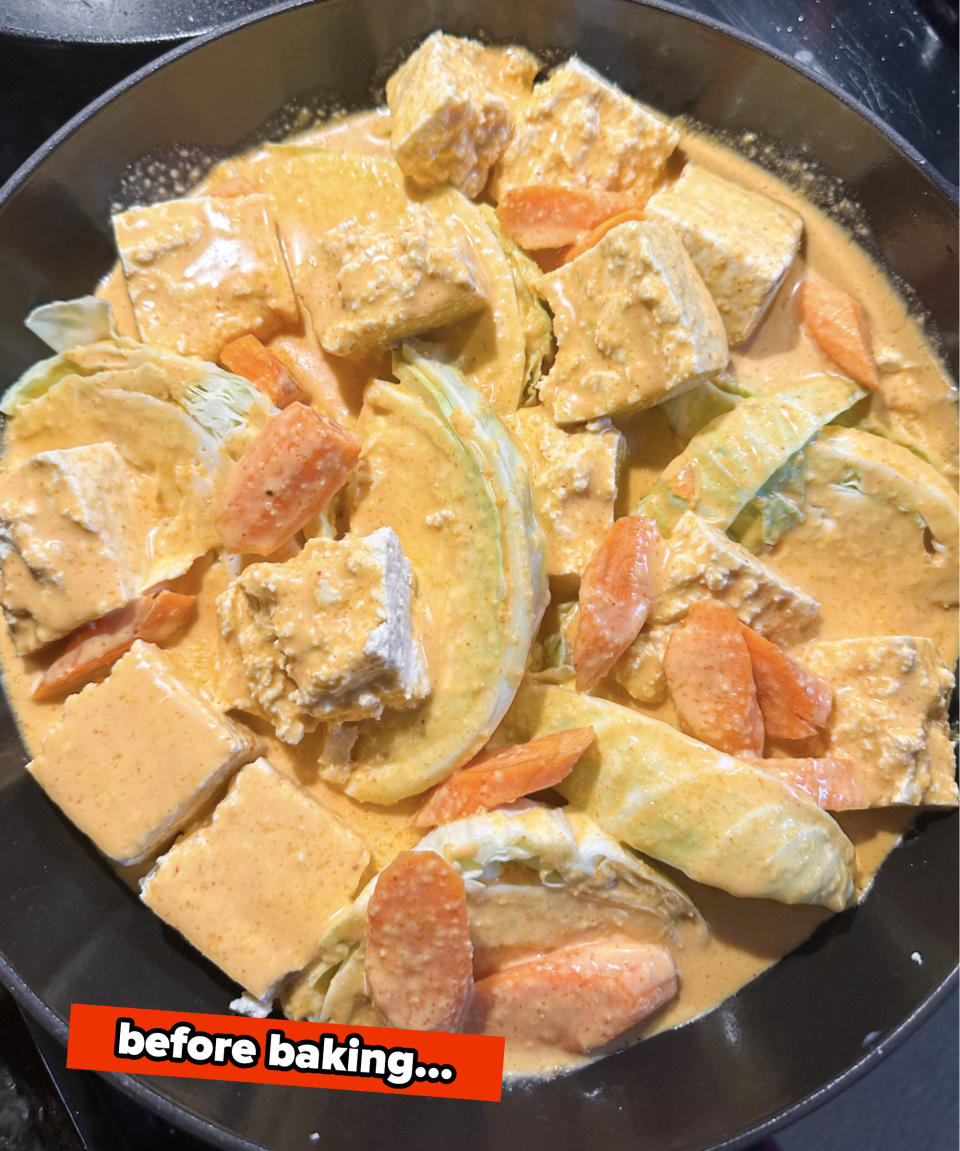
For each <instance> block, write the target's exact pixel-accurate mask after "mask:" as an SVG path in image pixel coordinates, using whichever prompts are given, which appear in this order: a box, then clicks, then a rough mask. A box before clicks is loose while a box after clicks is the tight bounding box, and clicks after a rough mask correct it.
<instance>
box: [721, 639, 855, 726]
mask: <svg viewBox="0 0 960 1151" xmlns="http://www.w3.org/2000/svg"><path fill="white" fill-rule="evenodd" d="M740 630H741V632H742V633H743V638H744V640H745V641H746V644H747V650H748V651H749V652H750V662H751V664H752V666H753V681H754V683H755V684H756V686H757V701H758V703H759V704H760V710H761V711H762V712H763V726H764V729H765V730H766V733H767V736H768V737H773V738H774V739H806V738H807V737H808V736H811V735H813V734H814V733H815V732H816V730H817V728H822V727H824V726H825V725H826V722H827V720H828V719H829V718H830V711H831V709H832V708H833V688H831V686H830V684H829V683H827V681H826V680H825V679H823V677H822V676H819V675H816V674H815V673H814V672H812V671H810V670H809V669H808V668H805V667H804V666H803V664H802V663H800V662H799V661H798V660H795V659H793V658H792V657H791V656H789V655H787V653H786V652H784V651H781V650H780V648H778V647H777V646H776V644H773V643H771V642H770V641H769V640H768V639H764V637H763V636H762V635H758V633H757V632H755V631H754V630H753V628H751V627H747V625H746V624H744V623H741V625H740Z"/></svg>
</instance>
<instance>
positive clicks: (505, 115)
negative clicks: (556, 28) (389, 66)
mask: <svg viewBox="0 0 960 1151" xmlns="http://www.w3.org/2000/svg"><path fill="white" fill-rule="evenodd" d="M539 70H540V61H539V60H538V59H537V58H536V57H535V56H533V55H532V54H531V53H529V52H526V51H524V50H523V49H522V48H485V47H484V46H483V45H482V44H478V43H477V42H476V41H474V40H462V39H459V38H458V37H456V36H445V35H444V34H443V33H442V32H435V33H434V34H433V35H432V36H429V37H428V38H427V39H426V40H425V41H424V42H423V44H421V46H420V47H419V48H418V49H417V51H416V52H414V53H413V55H412V56H411V57H410V58H409V59H408V60H407V61H406V62H405V63H404V64H402V65H401V66H400V68H398V69H397V71H396V72H394V74H393V75H392V76H391V77H390V79H389V80H388V81H387V103H388V104H389V106H390V113H391V133H390V146H391V148H392V150H393V155H394V157H395V159H396V161H397V163H398V164H399V166H400V169H401V170H402V172H403V173H404V175H405V176H408V177H409V178H410V179H411V180H412V181H413V182H414V183H415V184H418V185H419V186H420V187H422V188H433V187H436V186H437V185H440V184H452V185H453V186H454V187H455V188H459V189H460V191H461V192H463V194H464V195H465V196H470V197H474V196H477V195H479V194H480V192H482V191H483V188H484V185H485V184H486V182H487V176H488V175H489V172H490V166H491V164H493V163H494V161H496V160H497V159H498V158H499V156H500V154H501V153H502V151H503V149H504V147H505V146H506V143H507V140H508V139H509V136H510V129H511V124H512V116H511V106H512V105H513V104H514V103H515V102H516V101H517V100H518V99H519V98H521V97H522V96H524V95H526V94H528V93H529V92H530V91H531V89H532V87H533V78H534V76H536V74H537V72H538V71H539Z"/></svg>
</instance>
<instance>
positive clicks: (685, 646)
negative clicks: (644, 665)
mask: <svg viewBox="0 0 960 1151" xmlns="http://www.w3.org/2000/svg"><path fill="white" fill-rule="evenodd" d="M663 670H664V672H665V673H666V677H667V686H668V688H669V689H670V695H671V696H672V698H673V702H674V704H675V706H676V709H677V718H678V719H679V721H680V726H681V728H683V730H684V731H685V732H687V733H688V735H692V736H693V737H694V739H699V740H702V741H703V742H704V743H709V744H710V746H711V747H715V748H717V750H718V751H726V752H729V753H730V754H731V755H738V754H740V753H742V752H750V753H752V754H754V755H759V754H760V753H761V752H762V750H763V735H764V732H763V715H762V713H761V711H760V704H759V703H758V702H757V689H756V687H755V685H754V680H753V668H752V665H751V662H750V651H749V649H748V648H747V644H746V641H745V640H744V638H743V633H742V632H741V630H740V621H739V620H738V619H737V616H736V614H735V613H734V612H733V611H731V610H730V608H728V607H726V606H725V605H723V604H720V603H717V602H716V601H715V600H711V599H705V600H699V601H698V602H697V603H695V604H694V605H693V607H692V608H691V609H690V611H689V612H688V613H687V616H686V618H685V619H684V621H683V623H682V624H681V625H680V626H679V627H678V628H677V630H676V631H675V632H674V633H673V635H671V636H670V639H669V642H668V643H667V650H666V652H665V653H664V657H663Z"/></svg>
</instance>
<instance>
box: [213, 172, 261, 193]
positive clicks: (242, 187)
mask: <svg viewBox="0 0 960 1151" xmlns="http://www.w3.org/2000/svg"><path fill="white" fill-rule="evenodd" d="M259 191H260V189H259V188H258V187H257V186H256V184H254V183H252V182H251V181H250V180H248V179H247V178H246V176H231V177H230V178H229V179H227V180H221V181H220V183H219V184H214V186H213V187H212V188H211V189H210V190H209V191H208V192H207V195H208V196H225V197H229V196H252V195H253V194H254V192H259Z"/></svg>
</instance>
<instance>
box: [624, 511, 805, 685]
mask: <svg viewBox="0 0 960 1151" xmlns="http://www.w3.org/2000/svg"><path fill="white" fill-rule="evenodd" d="M707 598H712V599H715V600H718V601H719V602H720V603H725V604H726V605H727V606H728V607H730V608H732V609H733V610H734V611H735V612H736V613H737V616H738V617H739V618H740V619H741V620H742V621H743V622H744V623H745V624H748V625H749V626H750V627H752V628H753V629H754V630H755V631H757V632H759V633H760V634H761V635H762V636H765V637H766V638H767V639H769V640H772V641H773V642H775V643H778V644H780V645H781V646H782V647H789V646H791V645H792V644H794V643H797V642H798V641H800V640H801V639H804V638H806V637H807V635H808V634H809V631H810V629H811V628H812V627H813V625H814V624H815V622H816V620H817V617H818V615H819V612H820V605H819V604H818V603H817V601H816V600H815V599H813V598H811V597H810V596H808V595H807V594H806V593H805V592H803V591H801V590H800V589H799V588H796V587H793V586H791V585H790V584H788V583H786V582H785V581H784V580H782V579H781V578H780V576H779V575H777V573H776V572H774V571H773V570H772V569H771V568H769V567H768V566H767V565H766V564H764V563H762V562H761V561H760V560H758V559H757V557H756V556H755V555H752V554H751V553H750V552H748V551H747V549H746V548H744V547H741V546H740V544H738V543H735V542H734V541H733V540H732V539H730V538H729V536H727V535H726V534H725V533H724V532H721V531H718V530H717V529H716V528H713V527H711V526H710V525H709V524H707V523H705V522H704V521H703V520H702V519H700V517H699V516H698V515H696V513H695V512H685V513H684V514H683V515H682V516H681V517H680V519H679V520H678V521H677V523H676V524H675V526H674V528H673V531H672V532H671V534H670V538H669V540H668V541H667V548H666V555H665V557H664V561H663V568H662V569H661V573H660V578H659V583H658V586H657V592H656V595H655V597H654V600H653V603H652V605H651V607H650V615H649V617H648V619H647V624H646V626H645V627H644V629H643V631H641V632H640V634H639V635H638V636H637V638H636V639H635V640H634V642H633V643H632V644H631V645H630V647H629V648H627V650H626V652H624V654H623V656H621V658H620V660H619V662H618V663H617V665H616V667H615V668H614V676H615V677H616V679H617V680H619V682H620V683H621V684H622V685H623V686H624V687H625V688H626V689H627V691H628V692H629V693H630V694H631V695H632V696H633V698H634V699H636V700H639V701H640V702H642V703H652V702H654V701H656V700H658V699H662V698H663V696H664V695H665V693H666V679H665V676H664V672H663V653H664V651H665V650H666V647H667V642H668V640H669V639H670V635H671V633H672V632H673V631H674V630H675V629H676V627H677V626H678V625H679V624H680V622H681V621H682V620H683V619H684V618H685V616H686V614H687V612H688V611H689V610H690V608H691V607H692V606H693V605H694V604H695V603H696V602H697V601H698V600H702V599H707Z"/></svg>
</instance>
